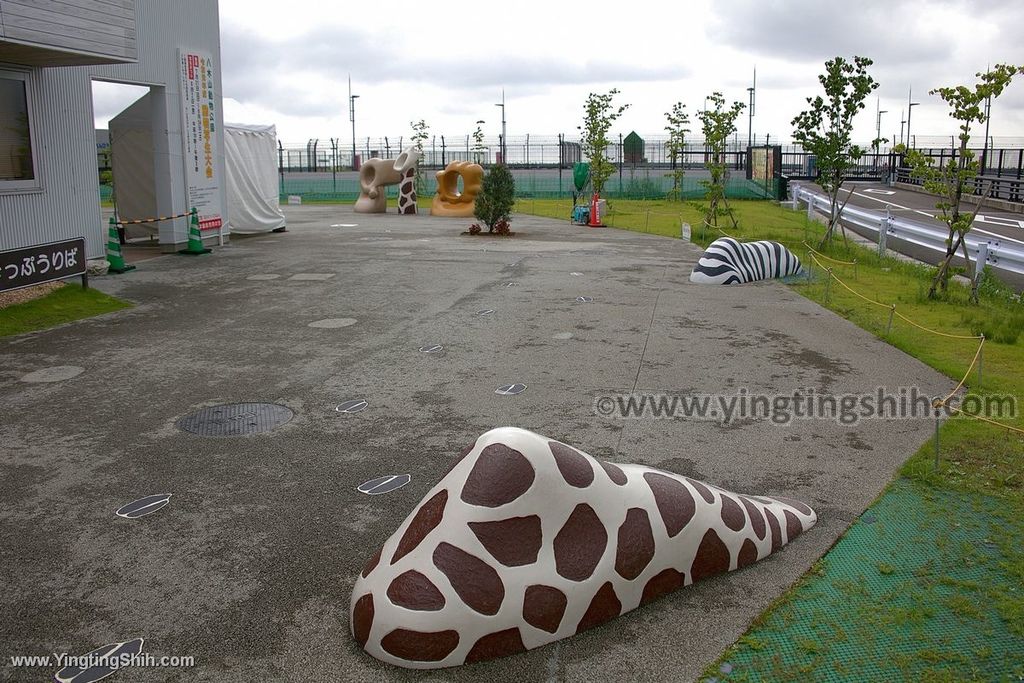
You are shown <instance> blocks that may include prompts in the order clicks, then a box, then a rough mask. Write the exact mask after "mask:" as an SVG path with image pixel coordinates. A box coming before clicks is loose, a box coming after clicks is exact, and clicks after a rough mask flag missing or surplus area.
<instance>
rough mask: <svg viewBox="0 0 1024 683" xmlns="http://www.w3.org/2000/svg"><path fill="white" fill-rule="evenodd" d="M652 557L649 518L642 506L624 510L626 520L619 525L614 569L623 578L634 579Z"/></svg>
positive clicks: (652, 537) (652, 549)
mask: <svg viewBox="0 0 1024 683" xmlns="http://www.w3.org/2000/svg"><path fill="white" fill-rule="evenodd" d="M653 558H654V534H653V533H652V532H651V520H650V519H648V517H647V511H646V510H644V509H642V508H630V509H629V510H627V511H626V521H624V522H623V523H622V526H620V527H619V538H618V549H617V550H616V553H615V571H617V572H618V573H619V576H621V577H622V578H624V579H630V580H632V579H635V578H636V577H638V576H640V573H641V572H642V571H643V570H644V569H645V568H646V567H647V565H648V564H650V563H651V560H652V559H653Z"/></svg>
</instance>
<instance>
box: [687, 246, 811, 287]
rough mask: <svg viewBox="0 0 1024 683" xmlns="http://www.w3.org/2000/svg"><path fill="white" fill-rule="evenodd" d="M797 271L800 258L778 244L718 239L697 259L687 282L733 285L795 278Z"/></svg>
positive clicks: (799, 268) (798, 270)
mask: <svg viewBox="0 0 1024 683" xmlns="http://www.w3.org/2000/svg"><path fill="white" fill-rule="evenodd" d="M800 270H801V267H800V259H798V258H797V257H796V254H794V253H793V252H791V251H790V250H789V249H787V248H786V247H784V246H782V245H781V244H779V243H778V242H769V241H767V240H762V241H760V242H737V241H736V240H734V239H733V238H731V237H719V238H718V239H717V240H715V241H714V242H712V243H711V244H709V245H708V248H707V250H706V251H705V252H704V255H703V256H701V257H700V261H698V262H697V266H696V267H695V268H694V269H693V272H692V273H690V282H697V283H699V284H705V285H736V284H743V283H744V282H753V281H754V280H767V279H769V278H776V277H786V276H787V275H796V274H798V273H800Z"/></svg>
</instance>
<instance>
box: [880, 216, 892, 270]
mask: <svg viewBox="0 0 1024 683" xmlns="http://www.w3.org/2000/svg"><path fill="white" fill-rule="evenodd" d="M891 227H892V211H890V210H889V205H888V204H887V205H886V207H885V218H883V219H882V220H880V221H878V258H885V249H886V242H887V241H888V237H889V228H891Z"/></svg>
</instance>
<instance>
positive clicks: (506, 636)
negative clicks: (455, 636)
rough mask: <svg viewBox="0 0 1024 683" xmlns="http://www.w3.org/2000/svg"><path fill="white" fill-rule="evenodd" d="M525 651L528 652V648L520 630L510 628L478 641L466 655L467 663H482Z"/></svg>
mask: <svg viewBox="0 0 1024 683" xmlns="http://www.w3.org/2000/svg"><path fill="white" fill-rule="evenodd" d="M524 651H526V646H525V645H523V637H522V636H521V635H519V629H518V628H509V629H505V630H504V631H498V632H497V633H492V634H490V635H489V636H484V637H483V638H481V639H480V640H478V641H476V644H475V645H473V648H472V649H471V650H470V651H469V654H467V655H466V663H467V664H472V663H473V662H482V661H484V660H487V659H495V658H496V657H505V656H508V655H514V654H516V653H517V652H524Z"/></svg>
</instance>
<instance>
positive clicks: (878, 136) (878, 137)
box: [875, 109, 889, 154]
mask: <svg viewBox="0 0 1024 683" xmlns="http://www.w3.org/2000/svg"><path fill="white" fill-rule="evenodd" d="M888 113H889V110H888V109H879V110H878V114H877V117H878V120H877V121H876V122H875V154H878V147H879V145H881V144H882V114H888Z"/></svg>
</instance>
